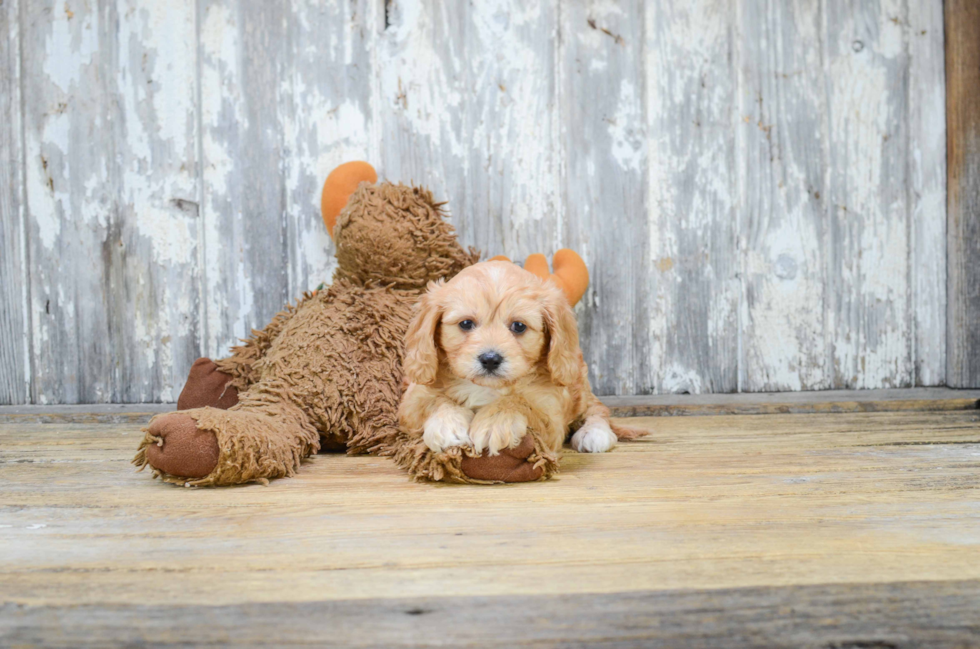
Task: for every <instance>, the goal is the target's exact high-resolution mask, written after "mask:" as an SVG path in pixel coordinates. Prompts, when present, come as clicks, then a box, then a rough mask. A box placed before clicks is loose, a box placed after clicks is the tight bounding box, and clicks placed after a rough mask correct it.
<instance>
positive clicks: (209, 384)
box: [177, 358, 238, 410]
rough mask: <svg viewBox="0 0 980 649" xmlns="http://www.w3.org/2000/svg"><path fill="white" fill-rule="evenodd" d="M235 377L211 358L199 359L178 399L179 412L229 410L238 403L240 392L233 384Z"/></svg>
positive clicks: (195, 362) (193, 366) (192, 366)
mask: <svg viewBox="0 0 980 649" xmlns="http://www.w3.org/2000/svg"><path fill="white" fill-rule="evenodd" d="M233 378H234V377H232V376H231V375H230V374H225V373H224V372H222V371H220V370H219V369H218V365H217V364H216V363H215V362H214V361H213V360H211V359H210V358H199V359H197V360H196V361H194V364H193V365H191V371H190V372H189V373H188V375H187V383H185V384H184V389H183V390H181V391H180V396H179V397H177V410H190V409H191V408H204V407H206V406H210V407H212V408H220V409H222V410H227V409H228V408H231V407H232V406H233V405H235V404H236V403H238V390H237V389H235V386H233V385H232V384H231V381H232V379H233Z"/></svg>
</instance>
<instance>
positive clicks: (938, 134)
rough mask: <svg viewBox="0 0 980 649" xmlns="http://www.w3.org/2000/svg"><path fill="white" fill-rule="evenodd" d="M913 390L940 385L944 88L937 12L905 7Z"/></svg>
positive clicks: (935, 7) (935, 5)
mask: <svg viewBox="0 0 980 649" xmlns="http://www.w3.org/2000/svg"><path fill="white" fill-rule="evenodd" d="M908 11H909V14H908V21H909V27H908V43H909V45H908V47H909V57H910V58H909V100H908V105H909V152H908V155H909V180H910V192H909V200H910V201H911V205H910V209H911V225H912V229H911V231H910V235H909V236H910V237H911V241H912V262H911V263H912V267H911V269H910V270H911V272H912V286H911V289H910V290H911V296H912V308H913V328H914V331H915V333H914V338H913V345H914V353H913V360H914V367H913V370H914V374H915V385H917V386H924V385H944V384H946V336H944V335H943V332H944V331H945V330H946V83H945V77H946V75H945V67H946V66H945V64H944V61H943V7H942V3H940V2H910V3H909V4H908Z"/></svg>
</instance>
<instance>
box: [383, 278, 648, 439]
mask: <svg viewBox="0 0 980 649" xmlns="http://www.w3.org/2000/svg"><path fill="white" fill-rule="evenodd" d="M404 369H405V375H406V380H407V381H409V382H410V384H409V386H408V388H407V390H406V391H405V394H404V396H403V397H402V401H401V405H400V408H399V413H398V416H399V420H400V423H401V425H402V427H403V428H405V429H406V430H408V431H410V432H414V433H417V434H419V435H421V436H422V439H423V440H424V442H425V444H426V445H427V446H428V447H429V448H430V449H432V450H433V451H436V452H439V451H442V450H444V449H446V448H449V447H452V446H472V448H473V449H474V450H475V451H477V452H483V451H484V450H488V451H489V454H490V455H496V454H498V453H499V452H500V451H501V450H502V449H505V448H514V447H516V446H517V445H518V444H520V442H521V440H522V439H523V437H524V435H525V433H526V432H527V429H528V425H529V424H531V425H532V426H533V427H534V428H535V430H538V431H540V432H541V434H542V436H543V438H544V439H545V440H546V443H547V445H548V446H549V448H550V450H551V451H554V452H557V451H558V449H560V448H561V446H562V444H563V443H564V441H565V438H566V436H567V435H568V433H569V430H570V428H571V427H572V426H573V425H575V424H581V425H580V426H579V427H578V430H577V431H576V432H575V433H574V435H573V436H572V446H573V447H574V448H575V450H576V451H579V452H583V453H602V452H604V451H608V450H609V449H611V448H612V447H613V446H614V445H615V443H616V440H617V436H616V434H615V433H614V432H613V428H612V426H611V425H610V423H609V409H608V408H606V407H605V406H604V405H602V403H601V402H600V401H599V400H598V399H597V398H596V397H595V395H593V394H592V388H591V387H590V386H589V379H588V372H587V368H586V365H585V361H584V359H583V358H582V350H581V349H580V348H579V344H578V327H577V324H576V322H575V316H574V314H573V313H572V309H571V307H570V306H569V304H568V301H567V300H566V298H565V296H564V294H563V293H562V291H561V289H559V288H558V287H557V286H555V285H553V284H552V283H551V282H545V281H542V280H541V279H539V278H538V277H536V276H535V275H532V274H531V273H529V272H527V271H526V270H524V269H522V268H520V267H519V266H517V265H516V264H513V263H511V262H508V261H488V262H483V263H479V264H475V265H473V266H470V267H469V268H467V269H465V270H463V271H462V272H460V273H459V274H458V275H456V276H455V277H454V278H453V279H451V280H450V281H448V282H444V281H442V280H440V281H439V282H434V283H430V284H429V290H428V292H427V293H426V294H425V295H424V296H423V297H422V300H421V301H420V303H419V307H418V311H417V312H416V314H415V317H414V319H413V320H412V322H411V324H410V325H409V328H408V333H407V336H406V351H405V362H404ZM622 432H623V437H633V436H635V435H634V434H633V431H629V430H627V429H623V431H622Z"/></svg>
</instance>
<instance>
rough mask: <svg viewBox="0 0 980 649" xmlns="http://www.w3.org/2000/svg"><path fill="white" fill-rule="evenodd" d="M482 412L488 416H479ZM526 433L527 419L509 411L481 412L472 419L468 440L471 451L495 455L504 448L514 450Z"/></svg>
mask: <svg viewBox="0 0 980 649" xmlns="http://www.w3.org/2000/svg"><path fill="white" fill-rule="evenodd" d="M484 412H488V413H489V414H487V415H484V416H482V417H481V416H480V415H482V414H483V413H484ZM526 433H527V417H525V416H524V415H522V414H521V413H519V412H513V411H510V410H482V411H480V412H479V413H477V415H476V417H474V418H473V424H472V425H471V426H470V440H472V442H473V449H474V450H475V451H477V452H478V453H482V452H483V449H487V450H489V451H490V455H497V454H498V453H500V451H501V450H503V449H505V448H514V447H515V446H517V445H518V444H520V443H521V440H522V439H524V435H525V434H526Z"/></svg>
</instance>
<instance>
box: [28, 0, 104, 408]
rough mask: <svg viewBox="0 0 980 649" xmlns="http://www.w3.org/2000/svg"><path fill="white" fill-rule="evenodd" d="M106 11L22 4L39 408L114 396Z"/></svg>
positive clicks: (71, 4)
mask: <svg viewBox="0 0 980 649" xmlns="http://www.w3.org/2000/svg"><path fill="white" fill-rule="evenodd" d="M108 18H109V16H108V9H107V7H104V6H102V5H98V4H93V3H86V2H81V1H80V0H78V1H74V0H69V1H68V2H64V1H63V0H44V1H38V2H29V3H26V4H25V5H24V7H23V12H22V21H21V28H22V32H21V39H22V41H23V42H24V43H31V44H32V46H31V47H25V48H23V52H22V59H23V71H24V80H25V81H24V84H23V105H24V112H23V118H24V131H25V140H24V146H25V163H26V165H25V174H26V202H27V206H28V209H29V212H28V214H29V221H28V226H27V240H28V242H29V245H28V259H29V268H30V272H31V289H30V295H31V305H30V318H31V322H32V329H33V330H32V339H33V343H32V344H33V347H32V353H33V358H32V367H33V370H34V373H33V390H34V397H35V398H34V400H35V401H36V402H38V403H101V402H107V401H111V400H112V399H113V396H114V395H113V390H112V367H113V360H112V348H111V341H112V339H113V335H112V334H113V327H112V324H111V316H110V313H109V309H108V305H109V303H110V296H109V290H110V283H109V281H107V279H108V278H107V270H108V267H109V266H108V264H107V259H109V258H110V257H111V255H112V254H113V253H112V250H111V248H112V246H116V245H118V242H117V241H110V238H109V236H108V233H109V229H110V226H111V224H112V223H113V221H114V219H115V204H114V197H113V195H112V187H113V185H112V181H113V179H112V174H113V169H114V165H115V159H114V155H113V149H112V137H111V132H112V124H111V123H109V115H111V114H112V112H113V106H112V99H111V94H110V93H111V91H110V89H109V87H108V84H109V83H110V80H109V79H107V77H106V75H105V73H106V71H107V70H111V65H110V61H109V59H110V57H111V51H112V47H111V45H109V44H108V43H109V42H110V41H111V40H112V37H111V35H110V34H109V33H108V23H109V20H108Z"/></svg>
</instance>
